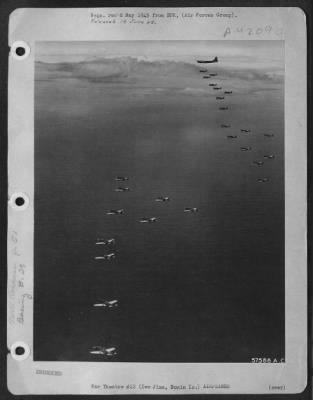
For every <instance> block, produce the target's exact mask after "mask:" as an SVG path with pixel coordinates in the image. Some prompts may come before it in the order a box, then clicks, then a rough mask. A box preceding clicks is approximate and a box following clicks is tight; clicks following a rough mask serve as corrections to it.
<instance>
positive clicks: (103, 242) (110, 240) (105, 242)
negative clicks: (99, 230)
mask: <svg viewBox="0 0 313 400" xmlns="http://www.w3.org/2000/svg"><path fill="white" fill-rule="evenodd" d="M96 244H98V245H100V244H103V245H113V244H115V239H113V238H112V239H107V240H105V239H97V241H96Z"/></svg>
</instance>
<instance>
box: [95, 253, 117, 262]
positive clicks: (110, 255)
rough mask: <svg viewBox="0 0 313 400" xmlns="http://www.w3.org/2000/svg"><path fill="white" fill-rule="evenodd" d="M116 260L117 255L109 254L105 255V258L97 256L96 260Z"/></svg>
mask: <svg viewBox="0 0 313 400" xmlns="http://www.w3.org/2000/svg"><path fill="white" fill-rule="evenodd" d="M114 258H115V253H109V254H104V255H103V256H96V257H95V258H94V259H95V260H108V261H110V260H114Z"/></svg>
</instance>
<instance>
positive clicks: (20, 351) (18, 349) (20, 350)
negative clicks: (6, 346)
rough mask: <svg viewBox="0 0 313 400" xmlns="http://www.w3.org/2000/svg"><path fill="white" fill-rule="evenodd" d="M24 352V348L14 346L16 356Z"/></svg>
mask: <svg viewBox="0 0 313 400" xmlns="http://www.w3.org/2000/svg"><path fill="white" fill-rule="evenodd" d="M24 353H25V349H24V347H22V346H18V347H16V348H15V354H16V355H17V356H22V355H23V354H24Z"/></svg>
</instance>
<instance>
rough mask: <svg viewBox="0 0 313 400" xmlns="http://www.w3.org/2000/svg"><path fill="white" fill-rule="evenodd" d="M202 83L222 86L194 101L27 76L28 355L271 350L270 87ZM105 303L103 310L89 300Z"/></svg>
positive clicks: (197, 355) (273, 214)
mask: <svg viewBox="0 0 313 400" xmlns="http://www.w3.org/2000/svg"><path fill="white" fill-rule="evenodd" d="M218 78H219V77H217V78H216V80H217V81H218V83H219V84H220V85H221V86H222V87H223V90H224V89H225V90H232V91H233V93H232V94H231V95H225V99H224V100H216V96H218V95H220V94H221V93H217V91H214V90H213V89H212V88H211V87H208V86H207V83H208V82H206V84H205V87H206V88H207V93H205V94H203V93H201V94H200V95H198V96H197V95H196V94H195V93H194V92H192V90H190V91H189V90H185V91H180V90H176V89H175V88H172V89H171V90H164V91H163V90H162V88H161V89H160V90H151V89H150V88H148V87H140V85H128V86H125V85H121V84H114V83H112V84H96V83H90V82H85V83H84V82H82V81H78V80H75V79H68V80H59V81H58V80H54V81H49V80H47V81H39V80H38V81H37V82H36V87H35V95H36V97H35V104H36V110H35V233H34V235H35V236H34V256H35V297H34V299H35V310H34V356H35V360H38V361H43V360H55V361H56V360H62V361H110V362H112V361H119V362H221V363H223V362H233V363H235V362H251V358H254V357H262V358H263V357H266V358H272V359H273V358H277V359H280V358H282V357H284V356H285V311H284V306H285V304H284V293H285V291H284V285H285V281H284V115H283V106H284V96H283V85H281V87H275V88H273V89H271V87H270V86H269V87H264V88H263V89H260V88H259V86H258V87H257V88H254V87H253V81H252V83H251V81H250V82H249V85H248V84H245V83H244V82H243V80H236V79H234V80H230V78H223V77H220V78H219V79H218ZM225 105H227V106H229V109H228V110H219V107H221V106H225ZM224 123H225V124H230V125H231V127H229V128H222V127H221V124H224ZM242 128H245V129H250V130H251V132H248V133H245V132H241V131H240V129H242ZM265 133H270V134H271V133H273V134H274V137H266V136H264V134H265ZM227 135H233V136H237V138H234V139H229V138H227ZM241 147H251V150H248V151H243V150H242V149H241ZM271 154H272V155H274V158H273V159H266V158H264V155H271ZM256 160H262V161H264V164H263V165H260V166H257V165H256V164H254V163H253V161H256ZM117 176H127V177H128V178H129V180H128V181H126V182H117V181H115V178H116V177H117ZM264 177H265V178H268V181H266V182H258V179H259V178H261V179H263V178H264ZM119 186H123V187H125V186H127V187H129V188H130V191H127V192H116V191H115V189H116V188H117V187H119ZM158 196H168V197H170V199H171V200H170V201H167V202H156V201H155V199H156V198H157V197H158ZM185 207H191V208H192V207H196V208H197V209H198V212H194V213H186V212H184V208H185ZM110 209H114V210H117V209H123V210H124V213H123V214H121V215H107V214H106V213H107V211H108V210H110ZM143 217H147V218H150V217H156V218H157V220H158V222H156V223H140V222H139V221H140V220H141V219H142V218H143ZM98 238H104V239H109V238H115V240H116V244H115V245H113V246H110V247H109V248H105V247H106V246H99V245H96V244H95V242H96V240H97V239H98ZM111 252H114V253H115V255H116V258H115V259H113V260H110V261H109V260H95V259H94V257H95V256H101V255H103V254H107V253H111ZM114 299H116V300H118V307H116V308H110V309H109V308H101V307H99V308H97V307H93V304H94V303H97V302H99V301H100V300H107V301H110V300H114ZM93 346H104V347H108V348H110V347H115V348H116V351H117V354H116V355H115V356H114V357H111V358H109V357H105V356H99V355H93V354H90V350H91V348H92V347H93Z"/></svg>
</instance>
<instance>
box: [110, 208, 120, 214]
mask: <svg viewBox="0 0 313 400" xmlns="http://www.w3.org/2000/svg"><path fill="white" fill-rule="evenodd" d="M120 214H124V210H123V209H122V208H121V209H120V210H108V211H107V215H120Z"/></svg>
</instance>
